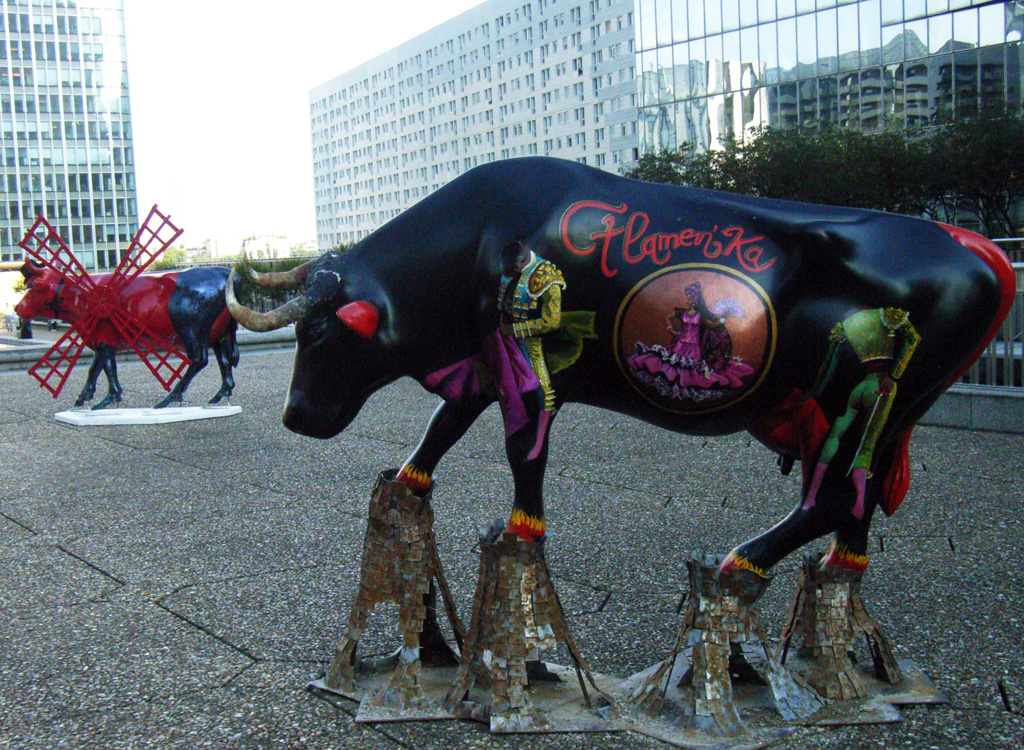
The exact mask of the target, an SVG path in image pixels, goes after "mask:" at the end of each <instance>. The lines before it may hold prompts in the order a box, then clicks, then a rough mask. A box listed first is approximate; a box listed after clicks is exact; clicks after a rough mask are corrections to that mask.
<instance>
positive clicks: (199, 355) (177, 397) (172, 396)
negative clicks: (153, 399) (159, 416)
mask: <svg viewBox="0 0 1024 750" xmlns="http://www.w3.org/2000/svg"><path fill="white" fill-rule="evenodd" d="M209 335H210V334H209V331H207V332H206V334H205V336H201V337H199V338H198V339H197V340H194V341H191V342H188V341H186V342H184V343H185V353H186V354H188V358H189V359H190V360H192V364H190V365H189V366H188V368H187V369H186V370H185V374H184V375H182V376H181V380H179V381H178V382H177V383H175V384H174V388H172V389H171V392H170V393H168V394H167V396H166V397H164V399H163V400H162V401H161V402H160V403H158V404H157V405H156V406H154V407H153V408H154V409H163V408H164V407H166V406H170V405H171V404H172V403H175V404H180V403H181V402H182V401H183V400H184V397H185V391H187V390H188V384H189V383H191V382H192V378H194V377H195V376H196V375H198V374H199V373H200V371H202V369H203V368H204V367H206V363H207V362H208V361H209V357H210V355H209V352H207V350H206V344H205V343H200V342H205V341H206V340H207V339H208V338H209Z"/></svg>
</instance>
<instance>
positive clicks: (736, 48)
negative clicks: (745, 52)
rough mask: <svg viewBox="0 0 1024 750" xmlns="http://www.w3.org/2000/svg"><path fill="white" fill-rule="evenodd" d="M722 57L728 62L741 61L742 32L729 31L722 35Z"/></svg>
mask: <svg viewBox="0 0 1024 750" xmlns="http://www.w3.org/2000/svg"><path fill="white" fill-rule="evenodd" d="M722 59H723V60H725V61H726V62H739V61H740V60H741V59H742V58H741V57H740V32H738V31H729V32H726V33H725V34H723V35H722Z"/></svg>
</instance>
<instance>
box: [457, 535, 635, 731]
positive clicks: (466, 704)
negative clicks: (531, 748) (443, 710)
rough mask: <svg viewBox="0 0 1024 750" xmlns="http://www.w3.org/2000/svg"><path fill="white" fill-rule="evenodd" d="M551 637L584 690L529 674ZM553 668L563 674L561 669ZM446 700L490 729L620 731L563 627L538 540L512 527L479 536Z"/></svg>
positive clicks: (607, 701) (550, 644)
mask: <svg viewBox="0 0 1024 750" xmlns="http://www.w3.org/2000/svg"><path fill="white" fill-rule="evenodd" d="M556 642H561V643H564V644H565V645H566V646H567V647H568V650H569V653H570V655H571V657H572V660H573V666H574V668H575V672H576V678H577V680H578V681H579V690H580V692H581V693H582V696H580V694H579V693H577V692H576V691H575V690H573V689H572V688H571V686H570V685H568V684H564V680H559V681H558V682H539V681H538V682H536V683H534V684H531V682H530V680H529V679H528V675H527V662H539V660H540V654H541V653H542V652H544V651H548V650H551V649H553V648H554V647H555V645H556ZM488 655H489V657H490V658H489V660H488V658H487V656H488ZM559 671H560V672H561V673H562V674H563V675H565V677H566V678H568V676H569V675H568V672H567V670H564V669H563V670H559ZM588 683H589V685H590V689H589V690H588V688H587V684H588ZM480 688H484V690H483V691H481V689H480ZM488 688H489V690H488ZM560 695H561V697H559V696H560ZM580 697H582V701H580V700H579V698H580ZM445 706H446V707H447V708H448V710H449V711H451V712H452V713H453V714H456V715H459V716H462V717H464V718H473V719H477V720H485V721H488V722H489V724H490V729H491V731H492V732H496V733H510V732H586V731H622V730H623V729H624V727H622V726H620V725H618V724H615V723H613V722H612V721H610V720H611V719H612V718H613V714H614V709H613V707H612V706H611V700H610V698H608V696H607V695H606V694H605V693H604V691H603V690H602V689H601V688H600V687H598V684H597V682H596V681H595V679H594V676H593V675H592V674H591V672H590V670H589V669H588V667H587V665H586V663H585V662H584V660H583V657H582V656H581V655H580V653H579V651H578V650H577V648H576V644H575V642H574V641H573V638H572V634H571V633H570V632H569V628H568V625H567V623H566V619H565V613H564V611H563V610H562V605H561V603H560V602H559V600H558V595H557V593H556V592H555V588H554V585H553V584H552V581H551V574H550V573H549V571H548V566H547V563H546V562H545V560H544V553H543V543H541V542H529V541H526V540H523V539H521V538H519V537H518V536H517V535H515V534H511V533H504V534H502V535H501V536H500V537H498V538H497V539H496V540H494V541H493V542H492V541H490V540H488V539H485V538H483V537H482V538H481V545H480V576H479V579H478V583H477V588H476V594H475V596H474V598H473V615H472V620H471V622H470V626H469V631H468V633H467V635H466V640H465V643H464V644H463V648H462V658H461V661H460V663H459V669H458V671H457V673H456V675H455V680H454V682H453V684H452V686H451V689H450V690H449V691H448V695H447V697H446V698H445Z"/></svg>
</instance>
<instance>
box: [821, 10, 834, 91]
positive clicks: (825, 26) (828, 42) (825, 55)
mask: <svg viewBox="0 0 1024 750" xmlns="http://www.w3.org/2000/svg"><path fill="white" fill-rule="evenodd" d="M817 17H818V75H828V74H830V73H835V72H836V71H837V70H838V61H837V57H838V55H839V42H838V37H837V28H836V10H835V8H832V9H831V10H824V11H821V12H820V13H818V14H817Z"/></svg>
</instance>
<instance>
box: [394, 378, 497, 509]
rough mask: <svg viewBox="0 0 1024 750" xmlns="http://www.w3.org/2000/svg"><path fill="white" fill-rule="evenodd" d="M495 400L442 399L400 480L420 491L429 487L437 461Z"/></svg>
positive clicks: (404, 467)
mask: <svg viewBox="0 0 1024 750" xmlns="http://www.w3.org/2000/svg"><path fill="white" fill-rule="evenodd" d="M492 403H494V401H493V400H491V399H487V398H467V399H460V400H457V401H456V400H453V401H444V402H442V403H441V405H440V406H438V407H437V409H436V410H435V411H434V415H433V416H432V417H431V418H430V423H429V424H428V425H427V430H426V432H424V433H423V438H422V439H421V440H420V443H419V445H417V446H416V450H414V451H413V453H412V455H411V456H409V458H407V459H406V461H405V463H404V464H403V465H402V469H401V471H399V472H398V480H399V481H401V482H405V483H406V484H407V485H409V486H410V487H412V489H413V490H414V491H415V492H416V493H418V494H422V493H424V492H426V491H427V490H429V489H430V487H431V485H432V484H433V476H434V469H436V468H437V465H438V463H440V461H441V459H442V458H444V455H445V454H446V453H447V452H448V451H449V450H451V448H452V446H453V445H455V444H456V443H457V442H459V440H461V439H462V436H463V435H465V434H466V430H468V429H469V428H470V427H471V426H472V424H473V423H474V422H475V421H476V420H477V417H479V416H480V414H481V413H483V411H484V409H486V408H487V407H488V406H490V405H491V404H492Z"/></svg>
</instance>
